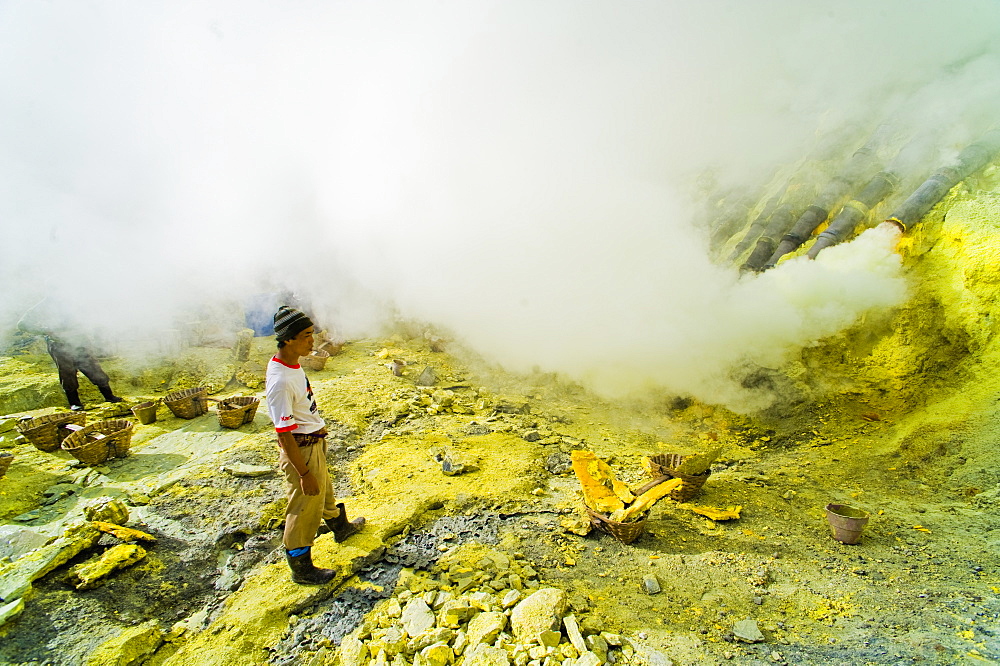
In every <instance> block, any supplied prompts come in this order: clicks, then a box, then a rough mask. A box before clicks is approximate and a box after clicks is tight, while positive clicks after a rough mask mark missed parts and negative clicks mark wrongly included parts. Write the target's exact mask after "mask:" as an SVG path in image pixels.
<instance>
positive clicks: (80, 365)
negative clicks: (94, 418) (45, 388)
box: [17, 298, 122, 412]
mask: <svg viewBox="0 0 1000 666" xmlns="http://www.w3.org/2000/svg"><path fill="white" fill-rule="evenodd" d="M17 327H18V328H19V329H20V330H21V331H24V332H25V333H28V334H30V335H40V336H42V337H44V338H45V346H46V348H47V349H48V352H49V356H51V357H52V361H53V362H54V363H55V364H56V370H57V371H58V372H59V385H60V386H62V389H63V392H64V393H65V394H66V399H67V400H68V401H69V408H70V409H72V410H73V411H74V412H78V411H81V410H82V409H83V402H82V401H81V400H80V380H79V378H78V377H77V372H82V373H83V376H84V377H86V378H87V379H89V380H90V381H91V382H93V384H94V386H96V387H97V389H98V390H99V391H100V392H101V395H102V396H104V400H105V402H121V401H122V399H121V398H119V397H118V396H117V395H115V394H114V392H113V391H112V390H111V379H110V378H109V377H108V373H106V372H104V368H102V367H101V364H100V363H99V362H98V361H97V357H96V356H95V355H94V353H93V352H92V351H91V349H90V348H91V342H90V340H89V338H87V336H85V335H82V334H81V333H79V332H78V331H77V330H76V326H74V325H73V324H72V323H71V322H70V319H69V317H67V316H66V313H65V311H60V310H59V309H58V308H57V307H56V306H54V305H53V304H52V303H51V302H50V301H49V299H44V298H43V299H42V300H41V301H40V302H38V303H36V304H35V305H34V307H32V308H31V309H30V310H28V311H27V312H26V313H24V315H23V316H22V317H21V320H20V321H18V322H17Z"/></svg>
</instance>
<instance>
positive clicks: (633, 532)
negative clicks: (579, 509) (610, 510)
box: [583, 505, 646, 544]
mask: <svg viewBox="0 0 1000 666" xmlns="http://www.w3.org/2000/svg"><path fill="white" fill-rule="evenodd" d="M583 508H585V509H586V510H587V515H588V516H590V524H591V525H592V526H593V527H594V529H597V530H600V531H601V532H604V533H605V534H608V535H611V536H612V537H614V538H615V539H616V540H618V541H620V542H621V543H625V544H628V543H632V542H633V541H635V540H636V539H638V538H639V535H641V534H642V533H643V532H645V531H646V514H643V515H642V518H640V519H639V520H637V521H635V522H633V523H619V522H618V521H615V520H611V519H610V518H608V517H607V516H605V515H604V514H601V513H598V512H597V511H594V510H593V509H591V508H590V507H589V506H586V505H584V507H583Z"/></svg>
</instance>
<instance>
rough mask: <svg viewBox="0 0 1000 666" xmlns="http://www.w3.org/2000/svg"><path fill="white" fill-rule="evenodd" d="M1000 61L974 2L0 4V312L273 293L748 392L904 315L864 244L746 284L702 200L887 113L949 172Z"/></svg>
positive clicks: (598, 376)
mask: <svg viewBox="0 0 1000 666" xmlns="http://www.w3.org/2000/svg"><path fill="white" fill-rule="evenodd" d="M998 58H1000V5H998V4H997V3H995V2H992V1H989V0H962V1H959V2H952V3H947V4H945V3H934V4H932V3H923V4H915V3H912V2H903V1H884V2H878V3H871V2H861V1H860V0H858V1H849V2H839V3H801V2H791V1H788V0H778V1H775V2H769V3H745V2H736V1H723V0H711V1H709V2H699V3H663V2H634V3H621V2H611V1H608V2H588V3H579V2H569V1H566V0H553V1H543V2H535V1H527V0H521V1H510V2H486V1H482V2H475V1H474V2H466V1H462V2H458V1H455V2H429V1H428V2H373V3H368V2H364V3H362V2H318V1H315V2H313V1H300V2H295V3H266V2H259V1H258V2H170V3H152V2H134V3H115V2H110V1H106V0H92V1H89V2H69V1H64V2H59V1H54V2H49V3H29V2H7V3H3V4H0V234H2V235H0V240H2V244H3V255H2V263H0V280H2V283H3V286H4V296H3V297H2V301H0V324H2V325H8V326H9V325H10V324H12V323H13V322H14V321H16V319H17V316H18V314H19V312H20V311H21V310H23V309H25V308H26V307H27V306H28V305H30V304H31V303H32V302H34V301H35V300H37V299H38V298H40V297H41V296H44V295H49V296H50V297H53V298H60V299H63V300H68V301H71V302H72V303H74V305H75V306H76V307H77V309H78V310H82V311H84V312H86V313H87V317H86V318H88V319H89V321H88V322H86V324H90V325H95V324H100V325H102V326H104V327H105V328H112V329H115V330H118V331H119V332H120V333H121V334H126V333H127V332H135V331H137V330H138V331H141V334H143V335H145V334H148V333H149V332H150V331H156V330H160V329H168V328H174V327H176V326H177V325H178V323H177V322H178V320H179V319H180V320H183V317H184V316H185V315H184V313H185V312H187V311H188V310H190V309H191V308H197V307H206V306H208V307H213V304H220V303H237V304H238V303H242V302H244V300H245V299H246V298H247V297H248V296H250V295H251V294H253V293H256V292H260V291H269V290H273V291H278V290H281V289H290V290H292V291H294V292H296V293H297V294H299V295H301V296H302V297H303V298H304V299H306V300H307V301H308V302H310V303H311V304H312V306H313V308H314V309H315V311H316V312H317V314H319V315H320V316H321V317H323V318H325V319H326V320H327V321H329V320H335V323H336V325H337V326H338V327H339V328H340V329H342V330H343V332H344V333H345V334H346V335H360V334H362V333H365V332H367V331H370V330H372V329H373V327H374V326H375V325H377V324H378V319H379V317H381V316H383V315H384V314H385V313H386V312H389V311H396V312H398V313H400V314H402V315H403V316H406V317H412V318H417V319H422V320H427V321H429V322H431V323H436V324H440V325H442V326H444V327H447V328H448V329H449V330H451V331H454V332H455V334H456V335H458V336H460V337H461V338H462V339H463V340H465V341H466V342H467V343H469V344H470V345H471V346H473V347H474V348H476V349H477V350H479V351H481V352H482V353H484V354H486V355H488V356H490V357H491V358H494V359H496V360H497V361H498V362H500V363H502V364H504V365H506V366H508V367H510V368H512V369H526V368H530V367H533V366H538V367H541V368H543V369H546V370H556V371H561V372H564V373H567V374H568V375H569V376H571V377H574V378H576V379H581V380H585V381H588V382H590V383H591V384H593V385H594V386H595V387H596V388H598V389H600V390H604V391H607V392H614V393H622V392H630V391H634V390H639V389H643V388H645V387H648V386H657V387H661V388H666V389H667V390H671V391H676V392H678V393H681V394H690V395H694V396H696V397H699V398H702V399H705V400H710V401H724V402H727V403H729V404H731V405H734V406H737V407H744V408H750V407H754V406H759V405H756V404H755V403H754V400H753V399H752V398H750V397H748V396H747V395H745V392H744V391H742V390H741V389H739V388H738V387H736V386H735V385H732V384H731V382H730V380H727V379H726V376H727V370H728V369H729V368H730V367H732V366H733V365H735V364H738V363H740V362H743V361H744V360H747V359H749V360H757V361H759V362H765V361H768V359H774V358H780V357H781V356H782V355H783V354H785V353H787V352H788V351H789V350H794V349H796V348H798V347H801V346H802V345H806V344H809V343H811V342H813V341H814V340H816V339H817V338H819V337H822V336H825V335H830V334H832V333H835V332H836V331H838V330H840V329H842V328H843V327H845V326H848V325H850V324H851V323H852V322H854V321H856V319H857V318H858V317H859V316H860V315H861V314H862V313H863V312H865V311H866V310H868V309H870V308H884V307H889V306H891V305H892V304H894V303H898V302H899V301H900V300H901V299H902V298H904V293H905V290H903V289H902V287H901V280H902V278H901V276H900V273H899V270H900V269H899V266H898V262H897V261H895V260H894V257H893V255H892V254H891V251H890V250H888V249H886V248H887V244H886V243H874V242H872V243H871V244H870V245H871V247H868V241H864V242H861V243H854V244H851V245H850V246H846V247H842V248H832V249H829V250H826V251H825V252H824V253H823V254H822V255H820V257H819V260H818V261H816V262H804V261H797V260H796V261H795V262H787V263H786V264H783V265H782V266H780V267H779V268H778V269H777V270H775V271H771V272H769V273H765V274H764V275H763V276H761V277H749V278H747V277H744V278H742V279H740V278H738V276H737V274H736V272H735V270H734V269H733V268H731V267H728V266H719V265H716V264H714V263H713V262H712V261H710V260H709V253H708V249H707V245H706V240H705V237H706V230H705V228H704V225H705V224H707V223H709V222H711V220H705V219H704V211H705V210H706V203H708V202H707V201H706V199H710V198H712V197H717V196H718V193H720V192H723V191H733V192H737V193H743V194H747V195H750V196H751V197H754V196H762V195H763V194H764V192H763V191H758V190H760V188H761V187H762V186H763V185H764V184H765V183H767V182H768V181H769V180H770V178H771V176H772V174H774V173H775V172H776V170H778V169H779V168H781V167H783V166H787V165H789V164H792V163H795V162H796V161H797V160H801V159H803V158H805V157H806V156H807V155H815V154H817V152H823V151H827V152H829V150H828V149H829V147H830V146H831V145H832V146H836V147H837V148H838V150H837V151H834V154H836V155H839V156H840V158H841V161H842V158H844V157H846V156H847V155H849V154H850V152H851V151H853V150H854V149H856V148H857V146H858V145H860V143H862V142H863V141H864V140H865V139H866V137H867V136H868V135H869V134H870V133H871V132H872V131H874V129H875V128H876V127H877V126H879V125H880V124H883V123H886V122H891V123H893V124H894V128H895V131H896V132H897V135H898V136H899V138H900V140H903V139H908V138H909V137H911V136H912V135H914V134H915V133H920V132H924V133H929V134H930V136H929V138H927V139H926V143H927V144H928V145H933V146H934V154H935V155H936V156H937V157H938V158H940V159H941V160H944V159H946V158H947V157H948V156H949V155H953V154H955V153H956V152H957V151H958V150H960V149H961V148H962V147H964V145H966V144H967V143H969V142H971V141H974V140H975V139H976V138H977V137H978V136H979V135H980V134H981V133H982V132H984V131H985V130H986V129H988V127H989V123H991V122H993V118H995V117H996V113H995V111H996V109H997V106H998V105H997V101H998V98H1000V92H998V83H997V78H996V76H995V72H996V71H997V69H996V66H995V65H996V64H997V62H998ZM900 147H901V145H896V146H895V150H896V151H898V150H899V148H900ZM887 150H888V149H887ZM893 154H894V152H892V151H888V152H887V153H886V159H887V160H888V159H890V158H891V157H892V155H893ZM925 154H926V153H925ZM841 161H838V159H830V160H829V169H830V172H829V175H830V176H832V175H833V174H834V173H835V172H836V170H837V167H838V166H839V165H840V164H841V163H842V162H841ZM936 166H938V165H937V164H926V165H923V167H925V169H924V170H925V171H926V172H927V173H930V171H932V170H933V169H934V168H936ZM921 168H922V167H921V166H920V165H915V166H913V167H912V169H913V170H914V171H919V170H920V169H921ZM923 175H925V174H917V175H914V176H912V178H914V179H916V180H917V181H919V179H920V178H921V177H922V176H923ZM819 185H822V183H820V184H819ZM699 225H702V226H699ZM859 245H860V246H861V247H859ZM878 248H881V249H878ZM761 312H768V313H770V314H768V315H767V316H762V314H761ZM135 334H136V335H138V334H140V333H135Z"/></svg>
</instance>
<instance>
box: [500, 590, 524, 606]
mask: <svg viewBox="0 0 1000 666" xmlns="http://www.w3.org/2000/svg"><path fill="white" fill-rule="evenodd" d="M520 600H521V593H520V592H518V591H517V590H507V591H506V592H505V593H504V595H503V599H501V601H500V605H501V606H502V607H503V608H505V609H506V608H513V606H514V604H516V603H517V602H518V601H520Z"/></svg>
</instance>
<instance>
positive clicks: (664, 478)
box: [632, 474, 674, 495]
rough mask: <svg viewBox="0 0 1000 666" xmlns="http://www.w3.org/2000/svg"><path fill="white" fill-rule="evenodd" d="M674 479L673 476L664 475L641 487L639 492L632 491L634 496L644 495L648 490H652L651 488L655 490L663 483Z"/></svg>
mask: <svg viewBox="0 0 1000 666" xmlns="http://www.w3.org/2000/svg"><path fill="white" fill-rule="evenodd" d="M672 478H674V477H672V476H670V475H668V474H664V475H663V476H659V477H657V478H655V479H653V480H652V481H650V482H648V483H646V484H645V485H643V486H641V487H640V488H638V489H637V490H633V491H632V493H633V494H634V495H641V494H643V493H644V492H646V491H647V490H649V489H651V488H654V487H656V486H658V485H660V484H661V483H663V482H664V481H669V480H670V479H672Z"/></svg>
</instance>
